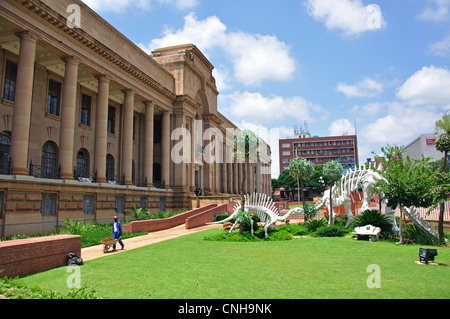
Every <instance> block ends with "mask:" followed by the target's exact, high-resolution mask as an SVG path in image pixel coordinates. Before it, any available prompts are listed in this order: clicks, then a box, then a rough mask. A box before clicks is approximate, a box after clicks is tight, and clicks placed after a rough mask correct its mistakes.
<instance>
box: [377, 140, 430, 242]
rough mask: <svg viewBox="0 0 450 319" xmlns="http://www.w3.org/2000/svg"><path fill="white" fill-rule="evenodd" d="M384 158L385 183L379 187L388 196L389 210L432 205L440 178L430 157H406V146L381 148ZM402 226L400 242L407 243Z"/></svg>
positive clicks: (381, 182) (380, 159) (382, 159)
mask: <svg viewBox="0 0 450 319" xmlns="http://www.w3.org/2000/svg"><path fill="white" fill-rule="evenodd" d="M381 150H382V152H383V154H384V157H377V160H378V161H380V162H381V165H382V167H383V170H382V171H380V172H379V173H380V174H382V175H383V177H384V178H385V179H384V180H383V179H382V180H379V181H378V182H377V184H376V187H377V190H378V192H379V193H382V194H384V198H385V199H386V200H387V201H388V205H389V207H391V208H392V209H395V208H396V207H398V206H399V207H400V211H401V212H402V213H401V214H402V216H403V211H402V207H411V206H415V207H424V208H428V207H430V206H431V205H432V203H433V199H432V196H431V194H430V189H431V187H432V186H433V184H434V178H435V176H436V174H435V172H434V171H433V165H432V163H431V162H430V159H429V158H424V157H422V159H420V160H413V159H411V158H410V157H409V156H407V157H406V158H405V157H403V152H404V147H402V146H400V147H399V146H395V147H392V146H389V145H388V146H387V147H386V148H384V147H383V148H382V149H381ZM401 225H402V224H401V223H400V241H399V243H403V237H402V227H401Z"/></svg>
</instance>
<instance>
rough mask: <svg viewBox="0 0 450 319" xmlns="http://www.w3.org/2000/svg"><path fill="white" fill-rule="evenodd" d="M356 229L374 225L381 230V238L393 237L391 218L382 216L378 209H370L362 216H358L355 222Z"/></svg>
mask: <svg viewBox="0 0 450 319" xmlns="http://www.w3.org/2000/svg"><path fill="white" fill-rule="evenodd" d="M353 225H354V227H362V226H367V225H372V226H375V227H380V228H381V233H380V236H381V237H389V236H391V235H392V223H391V221H390V220H389V217H387V216H386V215H382V214H381V212H380V211H378V210H376V209H368V210H365V211H363V212H362V214H361V215H359V216H356V217H355V219H354V220H353Z"/></svg>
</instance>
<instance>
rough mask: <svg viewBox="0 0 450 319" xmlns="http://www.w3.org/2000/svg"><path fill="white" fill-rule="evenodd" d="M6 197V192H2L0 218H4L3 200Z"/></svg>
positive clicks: (0, 195)
mask: <svg viewBox="0 0 450 319" xmlns="http://www.w3.org/2000/svg"><path fill="white" fill-rule="evenodd" d="M4 198H5V192H0V219H1V218H3V200H4Z"/></svg>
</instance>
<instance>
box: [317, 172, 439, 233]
mask: <svg viewBox="0 0 450 319" xmlns="http://www.w3.org/2000/svg"><path fill="white" fill-rule="evenodd" d="M382 179H384V180H385V178H384V177H383V176H381V175H380V174H379V173H378V172H376V171H375V170H373V169H371V168H366V167H364V168H362V169H355V170H353V171H349V172H347V174H346V175H344V176H343V177H342V178H341V180H340V181H339V182H338V183H336V185H335V186H334V187H333V190H332V191H333V193H332V200H333V207H339V206H342V205H344V207H345V211H346V212H347V217H348V223H347V225H346V227H348V226H349V225H350V224H351V222H352V221H353V218H354V216H353V213H352V211H351V201H352V199H354V196H355V195H354V193H355V192H357V196H358V197H359V199H360V200H361V196H360V193H359V191H358V190H359V188H362V191H363V198H362V206H361V211H362V212H363V211H365V210H368V209H370V208H369V202H370V199H371V198H372V197H373V196H374V195H375V193H376V192H375V184H376V182H377V181H379V180H382ZM329 201H330V191H329V190H326V191H325V193H324V195H323V197H322V198H321V200H320V201H319V202H317V204H316V205H315V207H316V209H318V208H320V207H322V206H325V207H327V208H329V206H330V202H329ZM402 211H403V213H404V214H405V215H406V216H407V217H408V218H409V219H410V220H412V221H413V222H414V223H415V224H416V225H417V226H418V227H420V228H421V229H422V230H423V231H425V232H427V233H428V234H430V235H432V236H433V237H436V238H438V237H439V235H438V233H437V232H436V231H435V230H434V229H433V228H432V227H431V226H430V225H429V224H428V223H427V222H426V221H425V220H423V219H422V217H421V216H420V215H419V214H418V213H417V212H416V209H415V208H414V207H411V208H408V207H403V208H402ZM330 214H333V216H334V215H335V214H334V212H333V211H332V212H330ZM386 215H387V216H388V217H389V218H390V220H391V222H392V227H393V231H394V232H395V233H398V231H399V229H398V227H397V223H396V220H395V209H392V208H391V207H389V203H387V205H386Z"/></svg>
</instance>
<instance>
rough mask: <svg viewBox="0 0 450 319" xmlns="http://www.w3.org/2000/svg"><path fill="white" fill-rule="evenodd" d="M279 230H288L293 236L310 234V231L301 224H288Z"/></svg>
mask: <svg viewBox="0 0 450 319" xmlns="http://www.w3.org/2000/svg"><path fill="white" fill-rule="evenodd" d="M278 229H279V230H286V231H287V232H289V233H290V234H292V236H304V235H306V234H308V229H307V228H306V227H305V226H303V225H301V224H286V225H283V226H279V227H278Z"/></svg>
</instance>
